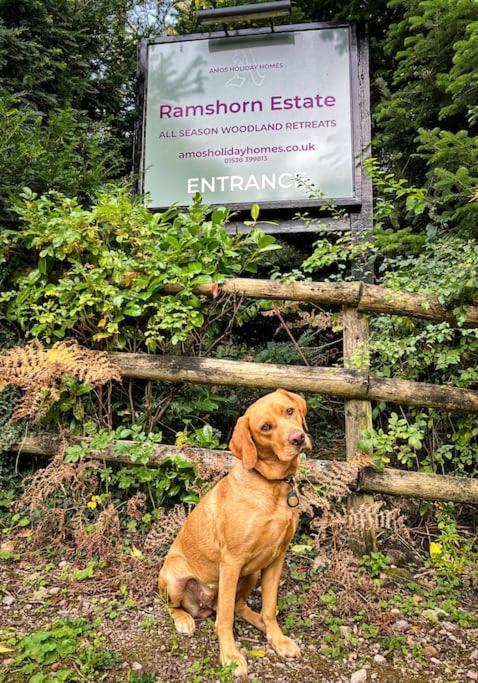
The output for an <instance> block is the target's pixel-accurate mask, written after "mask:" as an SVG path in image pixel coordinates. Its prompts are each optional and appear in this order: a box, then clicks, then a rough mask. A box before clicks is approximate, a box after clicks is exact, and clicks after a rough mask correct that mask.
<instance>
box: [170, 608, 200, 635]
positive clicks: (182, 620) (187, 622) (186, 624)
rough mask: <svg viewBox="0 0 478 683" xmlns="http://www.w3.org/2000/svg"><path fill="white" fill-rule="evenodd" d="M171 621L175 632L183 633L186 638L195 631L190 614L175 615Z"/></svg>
mask: <svg viewBox="0 0 478 683" xmlns="http://www.w3.org/2000/svg"><path fill="white" fill-rule="evenodd" d="M173 619H174V625H175V627H176V631H177V632H178V633H183V634H185V635H187V636H192V634H193V633H194V631H195V629H196V624H195V622H194V619H193V618H192V616H191V615H190V614H188V613H187V612H183V613H182V614H175V615H174V617H173Z"/></svg>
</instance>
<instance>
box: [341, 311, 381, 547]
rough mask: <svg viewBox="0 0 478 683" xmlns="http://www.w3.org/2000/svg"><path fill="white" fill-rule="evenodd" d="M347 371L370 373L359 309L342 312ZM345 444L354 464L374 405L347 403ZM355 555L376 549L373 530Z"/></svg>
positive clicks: (358, 503)
mask: <svg viewBox="0 0 478 683" xmlns="http://www.w3.org/2000/svg"><path fill="white" fill-rule="evenodd" d="M343 339H344V367H345V368H346V369H355V370H360V371H362V372H364V371H365V372H368V369H369V365H370V363H369V327H368V318H367V316H366V315H364V314H363V313H359V312H358V311H357V309H356V308H353V307H351V306H344V308H343ZM344 403H345V406H344V407H345V442H346V448H347V460H352V459H353V458H354V457H355V456H356V455H357V453H358V451H359V449H358V446H357V444H358V443H359V441H360V440H361V439H362V438H363V436H364V433H365V432H367V431H370V430H371V429H372V404H371V403H370V401H362V400H357V399H351V400H348V399H346V400H345V402H344ZM373 500H374V499H373V496H370V495H368V494H355V495H353V496H349V498H348V500H347V506H348V508H349V509H351V510H357V509H358V508H361V507H363V506H370V505H372V504H373ZM351 545H352V547H353V550H354V552H355V553H356V554H359V555H363V554H365V553H367V552H371V551H372V550H375V549H376V538H375V532H374V530H373V529H371V530H370V531H365V532H364V533H363V536H362V539H361V540H357V541H355V542H354V543H353V544H351Z"/></svg>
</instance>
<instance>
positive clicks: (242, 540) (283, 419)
mask: <svg viewBox="0 0 478 683" xmlns="http://www.w3.org/2000/svg"><path fill="white" fill-rule="evenodd" d="M306 413H307V406H306V403H305V401H304V399H303V398H301V397H300V396H298V395H297V394H293V393H291V392H289V391H285V390H284V389H278V390H277V391H275V392H274V393H272V394H268V395H267V396H263V397H262V398H260V399H259V400H258V401H256V402H255V403H254V404H253V405H251V406H250V407H249V408H248V409H247V411H246V413H245V414H244V415H243V416H242V417H240V418H239V420H238V421H237V424H236V426H235V428H234V432H233V434H232V439H231V442H230V444H229V448H230V449H231V451H232V453H233V454H234V455H235V456H236V457H237V458H238V459H239V462H238V463H237V464H236V465H235V467H234V468H233V469H232V470H231V471H230V473H229V474H228V475H227V476H226V477H224V478H223V479H221V480H220V481H219V482H218V483H217V484H216V485H215V486H214V488H212V489H211V491H209V492H208V493H207V494H206V495H205V496H204V498H202V499H201V501H200V502H199V503H198V505H197V506H196V507H195V508H194V510H193V511H192V513H191V514H190V515H189V517H188V518H187V520H186V522H185V523H184V526H183V527H182V529H181V530H180V532H179V534H178V535H177V537H176V539H175V541H174V543H173V544H172V546H171V548H170V550H169V553H168V555H167V557H166V560H165V562H164V565H163V567H162V569H161V572H160V576H159V589H160V592H161V594H162V595H163V596H164V597H165V598H166V600H167V605H168V611H169V613H170V614H171V616H172V618H173V620H174V624H175V626H176V629H177V631H179V633H186V634H188V635H191V634H192V633H193V632H194V628H195V623H194V617H207V616H209V615H210V614H211V613H212V612H213V611H216V633H217V637H218V640H219V647H220V652H221V663H222V664H223V665H226V664H229V663H234V664H235V665H236V666H235V670H234V674H235V675H236V676H245V675H246V674H247V664H246V660H245V658H244V657H243V656H242V654H241V653H240V652H239V650H238V649H237V646H236V643H235V640H234V634H233V622H234V614H236V615H238V616H240V617H242V618H243V619H245V620H246V621H248V622H249V623H250V624H253V625H254V626H255V627H256V628H258V629H259V630H261V631H263V632H264V633H265V634H266V637H267V640H268V642H269V643H270V644H271V645H272V647H273V648H274V649H275V651H276V652H277V653H278V654H279V655H281V656H282V657H297V656H299V654H300V650H299V647H298V646H297V645H296V643H295V642H294V641H293V640H291V639H290V638H288V637H287V636H285V635H284V634H283V633H282V631H281V629H280V626H279V624H278V623H277V617H276V612H277V591H278V588H279V581H280V576H281V573H282V565H283V563H284V555H285V552H286V549H287V546H288V544H289V542H290V540H291V538H292V536H293V535H294V532H295V530H296V527H297V522H298V518H299V513H298V512H297V507H296V506H297V505H298V502H299V501H298V498H297V493H296V489H295V484H294V480H293V477H294V475H295V473H296V471H297V467H298V463H299V455H300V453H301V452H302V451H304V450H310V448H311V442H310V439H309V437H308V435H307V426H306V422H305V416H306ZM259 578H260V580H261V588H262V610H261V612H260V614H259V613H257V612H254V611H253V610H252V609H251V608H250V607H249V606H248V604H247V598H248V596H249V594H250V593H251V591H252V590H253V589H254V587H255V585H256V583H257V582H258V581H259Z"/></svg>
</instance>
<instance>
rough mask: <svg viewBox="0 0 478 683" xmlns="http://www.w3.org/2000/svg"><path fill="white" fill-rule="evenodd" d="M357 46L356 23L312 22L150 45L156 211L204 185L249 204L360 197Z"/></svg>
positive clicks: (148, 176)
mask: <svg viewBox="0 0 478 683" xmlns="http://www.w3.org/2000/svg"><path fill="white" fill-rule="evenodd" d="M352 43H353V40H352V31H351V28H350V26H347V25H339V26H330V27H329V26H327V27H320V28H311V27H310V26H309V25H307V24H305V25H303V26H296V27H278V28H277V30H276V31H274V32H272V31H270V29H269V30H267V32H264V29H259V30H253V31H247V32H241V34H240V35H237V34H235V35H234V36H228V37H226V36H224V34H220V35H217V34H215V37H209V36H207V35H206V36H205V35H202V34H201V35H199V36H181V37H179V38H174V39H171V38H164V39H162V40H159V41H155V42H148V43H146V45H145V46H144V48H143V55H144V57H143V68H144V71H145V73H144V82H145V90H144V92H145V96H144V105H143V131H142V159H141V178H142V187H141V189H142V191H144V192H147V193H148V194H149V195H150V198H151V200H152V208H153V209H159V208H164V207H167V206H169V205H171V204H173V203H177V204H179V205H187V204H189V203H190V201H191V198H192V196H193V195H194V194H195V193H196V192H200V193H201V194H202V195H203V196H204V199H205V202H206V203H208V204H222V205H232V206H233V207H239V208H242V207H246V206H250V205H251V204H252V203H256V202H257V203H259V204H260V205H261V206H266V207H275V206H277V207H281V206H296V207H298V206H307V205H313V204H317V203H320V202H318V199H319V198H320V196H324V197H327V198H332V199H334V200H338V203H341V204H347V203H348V204H351V205H352V204H354V203H358V201H357V199H358V198H357V196H356V182H355V172H354V156H355V154H357V152H358V150H357V149H355V147H354V122H356V118H357V112H356V111H355V109H356V102H354V99H353V92H354V88H353V84H354V79H357V73H356V68H355V66H356V59H354V48H353V47H352ZM354 108H355V109H354ZM355 127H356V126H355ZM356 145H357V141H355V146H356ZM311 194H312V195H313V196H311Z"/></svg>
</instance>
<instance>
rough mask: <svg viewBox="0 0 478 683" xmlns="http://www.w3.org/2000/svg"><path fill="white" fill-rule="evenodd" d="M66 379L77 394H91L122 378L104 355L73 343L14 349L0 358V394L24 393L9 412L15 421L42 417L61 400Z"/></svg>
mask: <svg viewBox="0 0 478 683" xmlns="http://www.w3.org/2000/svg"><path fill="white" fill-rule="evenodd" d="M68 378H69V379H70V380H71V379H77V380H78V384H79V387H78V389H77V391H76V394H77V395H81V394H82V393H86V392H89V391H91V389H92V388H93V387H94V386H100V385H102V384H105V383H106V382H111V381H112V380H114V379H115V380H117V381H120V380H121V375H120V373H119V371H118V370H117V368H115V366H114V365H113V364H112V362H111V361H110V360H109V359H108V357H107V356H106V355H105V354H100V353H94V354H93V353H92V352H91V351H88V350H87V349H82V348H81V347H80V346H78V344H77V343H76V342H75V341H71V340H70V341H69V342H57V343H56V344H54V345H53V347H52V348H51V349H45V348H44V347H43V346H42V345H41V344H40V342H38V341H34V342H33V343H32V344H30V345H29V346H16V347H14V348H12V349H9V351H7V353H5V354H3V355H1V356H0V392H1V391H3V390H4V389H5V388H6V387H9V386H16V387H20V388H21V389H23V390H24V391H25V395H24V396H23V398H22V400H21V401H20V403H19V404H18V405H17V406H16V408H15V411H14V412H13V413H12V416H11V420H12V422H16V421H18V420H20V419H21V418H24V417H30V418H35V419H37V418H38V417H41V416H43V415H44V414H45V413H46V412H48V409H49V408H50V406H51V405H52V403H54V402H56V401H58V400H59V399H60V397H61V394H62V390H63V388H64V386H65V382H67V380H68Z"/></svg>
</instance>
